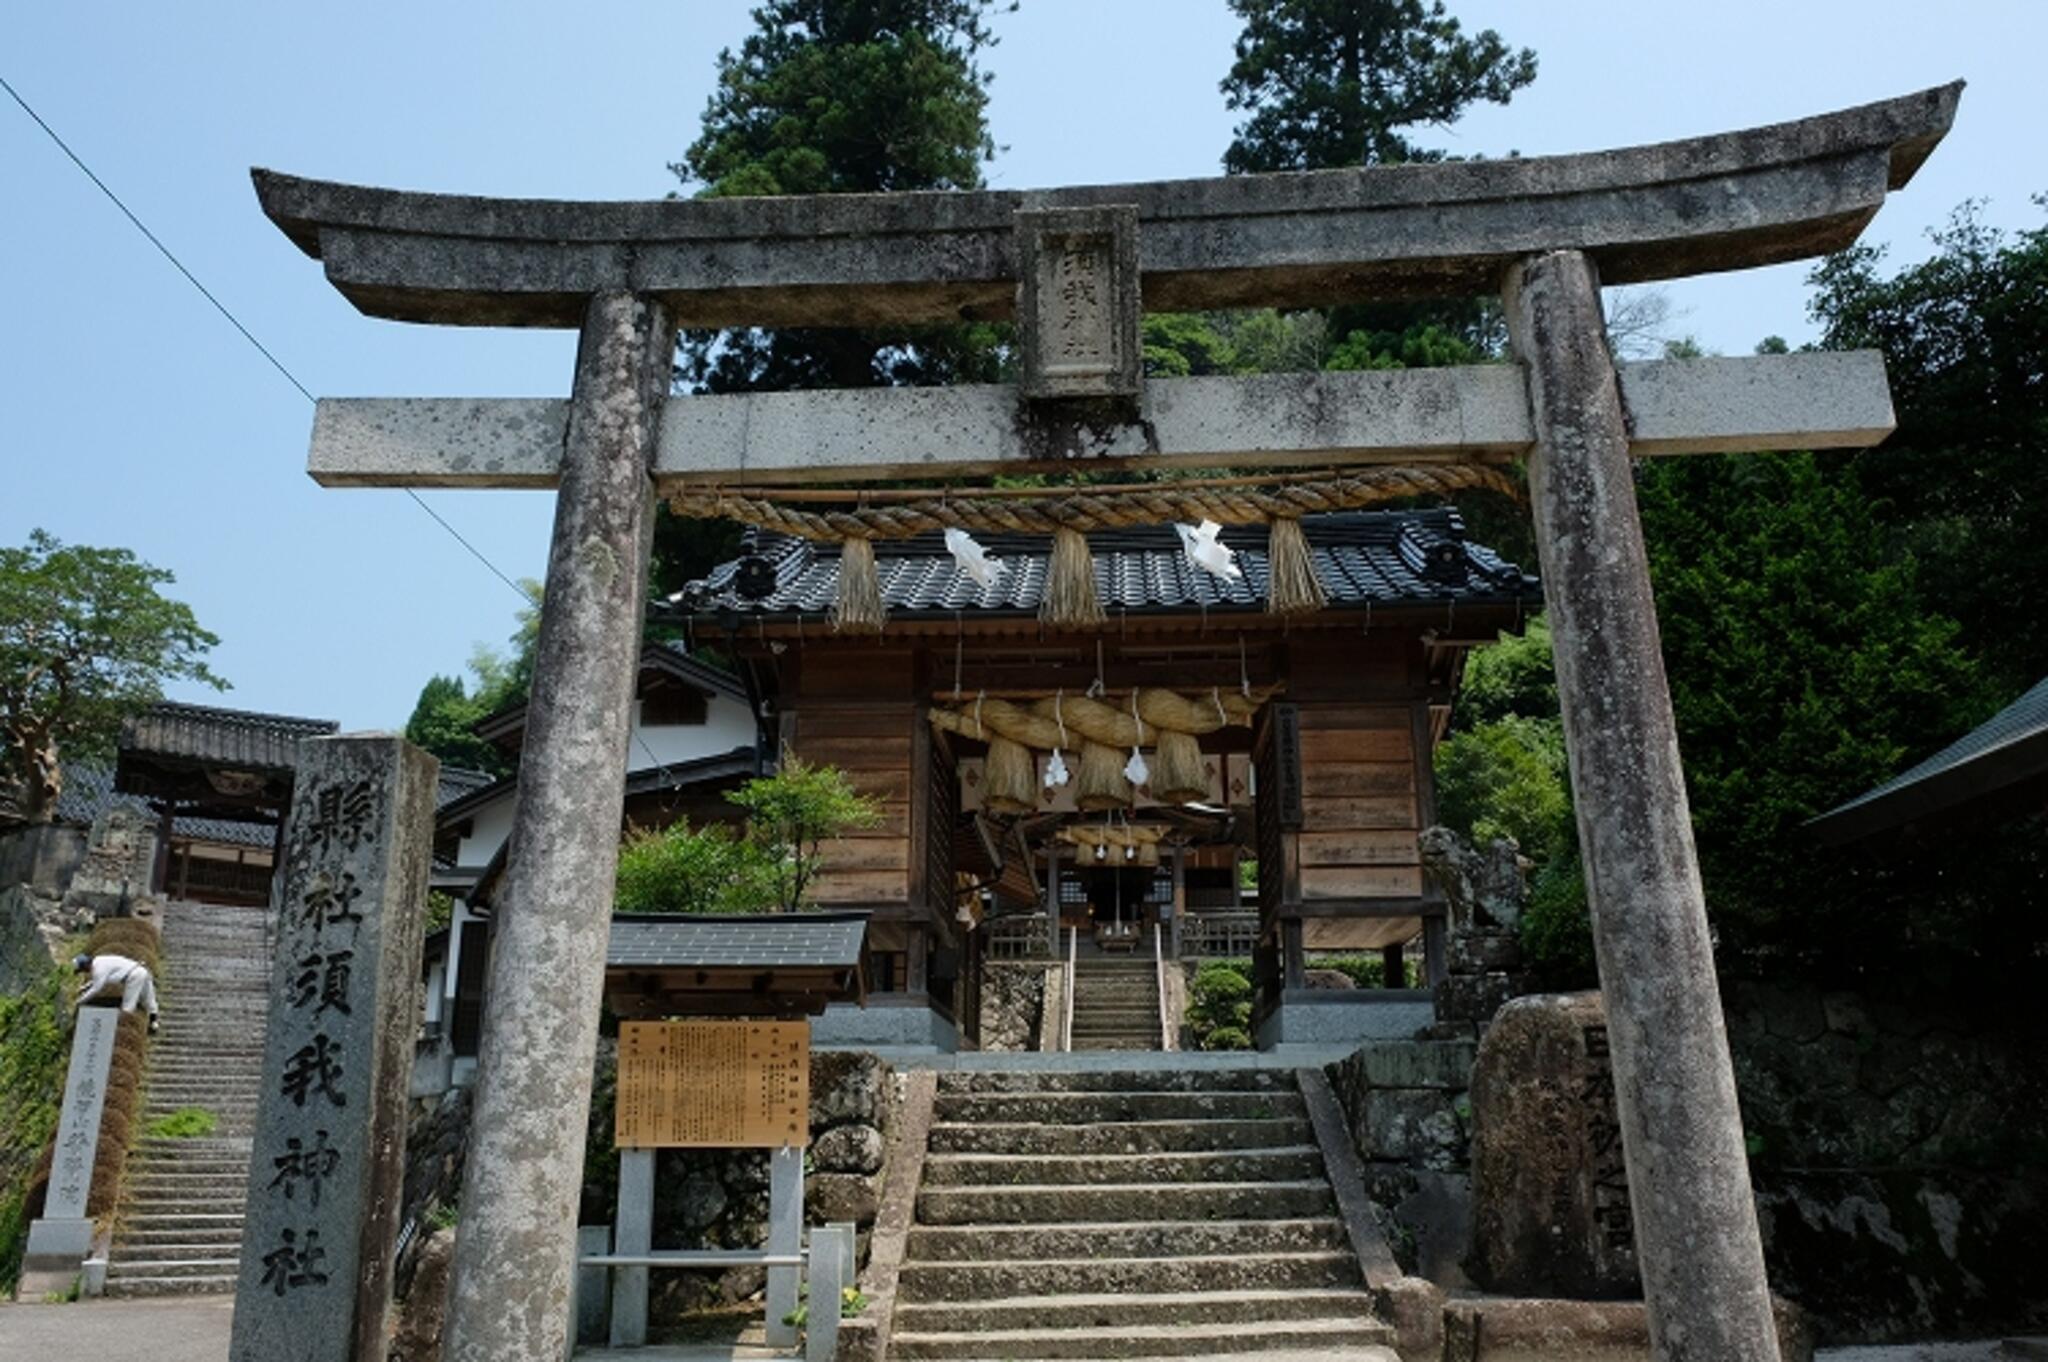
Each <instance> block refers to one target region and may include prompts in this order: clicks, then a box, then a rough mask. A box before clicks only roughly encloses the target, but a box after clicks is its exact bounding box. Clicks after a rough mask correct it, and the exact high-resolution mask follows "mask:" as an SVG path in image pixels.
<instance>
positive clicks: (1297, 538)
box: [1266, 516, 1328, 615]
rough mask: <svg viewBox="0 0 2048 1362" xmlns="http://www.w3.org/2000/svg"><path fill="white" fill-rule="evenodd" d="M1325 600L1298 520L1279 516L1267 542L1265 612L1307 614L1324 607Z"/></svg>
mask: <svg viewBox="0 0 2048 1362" xmlns="http://www.w3.org/2000/svg"><path fill="white" fill-rule="evenodd" d="M1327 599H1328V598H1327V597H1326V596H1325V595H1324V594H1323V584H1322V582H1321V581H1320V580H1318V579H1317V577H1316V565H1315V560H1314V559H1313V558H1312V557H1310V556H1309V551H1308V536H1307V535H1306V534H1304V533H1302V529H1301V520H1300V518H1299V517H1296V516H1281V517H1279V518H1278V519H1276V520H1275V521H1273V523H1272V526H1271V528H1270V531H1269V533H1268V537H1267V540H1266V612H1267V613H1268V614H1272V615H1306V614H1312V613H1314V612H1315V611H1317V610H1320V609H1322V608H1323V603H1324V601H1325V600H1327Z"/></svg>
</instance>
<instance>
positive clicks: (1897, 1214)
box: [1328, 982, 2048, 1344]
mask: <svg viewBox="0 0 2048 1362" xmlns="http://www.w3.org/2000/svg"><path fill="white" fill-rule="evenodd" d="M1723 998H1724V1011H1725V1015H1726V1018H1727V1023H1728V1032H1729V1039H1730V1044H1731V1046H1732V1048H1733V1052H1734V1060H1735V1070H1736V1082H1737V1087H1738V1089H1739V1092H1740V1096H1741V1102H1742V1113H1743V1125H1744V1129H1745V1133H1746V1135H1747V1137H1748V1141H1749V1147H1750V1167H1751V1177H1752V1181H1753V1183H1754V1186H1755V1189H1756V1197H1757V1211H1758V1216H1759V1219H1760V1221H1761V1225H1762V1230H1763V1238H1764V1251H1765V1256H1766V1259H1767V1261H1768V1264H1769V1268H1770V1274H1771V1284H1772V1288H1773V1289H1774V1290H1775V1291H1776V1292H1778V1293H1779V1294H1780V1295H1781V1296H1783V1297H1784V1298H1786V1299H1787V1300H1790V1301H1792V1302H1794V1303H1795V1304H1797V1305H1798V1306H1800V1307H1801V1308H1802V1309H1804V1310H1805V1311H1806V1312H1807V1315H1808V1317H1809V1319H1810V1320H1811V1322H1812V1324H1813V1327H1814V1330H1815V1333H1816V1335H1817V1338H1818V1341H1819V1342H1821V1343H1823V1344H1834V1343H1854V1342H1883V1341H1897V1340H1906V1339H1914V1338H1927V1337H1934V1336H1938V1335H1948V1336H1951V1337H1954V1336H1967V1335H1972V1334H1993V1333H1998V1332H2002V1331H2007V1332H2038V1331H2040V1330H2042V1329H2044V1328H2048V1273H2043V1272H2042V1271H2041V1270H2040V1266H2039V1265H2040V1264H2042V1263H2048V1014H2043V1013H2041V1012H2040V1011H2039V1009H2038V1008H2037V1007H2034V1006H2032V1004H2033V1001H2034V1000H2031V999H2023V998H2000V997H1966V996H1959V995H1954V994H1950V995H1946V996H1936V995H1929V994H1917V993H1902V994H1900V995H1897V996H1893V997H1888V998H1876V997H1873V996H1870V995H1859V994H1852V993H1846V992H1822V991H1817V990H1812V989H1797V988H1779V987H1768V986H1763V985H1758V984H1754V983H1744V982H1728V983H1726V984H1724V988H1723ZM1474 1055H1475V1047H1473V1046H1472V1045H1470V1044H1469V1043H1451V1042H1416V1043H1410V1044H1405V1045H1404V1044H1400V1043H1394V1042H1389V1043H1377V1044H1371V1045H1367V1046H1364V1047H1362V1048H1361V1049H1360V1050H1358V1051H1357V1052H1356V1053H1354V1054H1353V1055H1352V1056H1351V1057H1350V1058H1348V1059H1346V1060H1344V1061H1342V1062H1341V1063H1338V1064H1335V1065H1332V1066H1330V1068H1329V1070H1328V1072H1329V1076H1330V1079H1331V1082H1332V1084H1333V1086H1334V1087H1335V1089H1336V1091H1337V1094H1338V1097H1339V1099H1340V1101H1341V1102H1342V1103H1343V1106H1344V1110H1345V1114H1346V1118H1347V1120H1348V1122H1349V1124H1350V1126H1351V1130H1352V1135H1353V1138H1354V1140H1355V1141H1356V1143H1357V1145H1358V1149H1359V1152H1360V1154H1361V1155H1362V1156H1363V1158H1364V1160H1365V1164H1366V1177H1367V1190H1368V1192H1369V1193H1370V1195H1371V1197H1372V1200H1373V1202H1374V1206H1375V1213H1376V1215H1377V1216H1378V1218H1379V1219H1380V1221H1381V1225H1382V1227H1383V1229H1384V1230H1385V1232H1386V1234H1387V1237H1388V1240H1389V1242H1390V1243H1391V1244H1392V1245H1393V1246H1394V1249H1395V1252H1396V1255H1397V1256H1398V1257H1399V1258H1400V1260H1401V1265H1402V1267H1403V1268H1404V1270H1406V1271H1409V1272H1412V1273H1416V1274H1417V1275H1421V1276H1425V1277H1428V1278H1430V1279H1431V1280H1433V1281H1436V1282H1438V1283H1440V1284H1442V1285H1445V1286H1448V1287H1460V1286H1463V1285H1465V1284H1466V1282H1467V1279H1466V1277H1465V1274H1464V1258H1465V1253H1466V1249H1467V1247H1468V1236H1469V1233H1470V1228H1469V1227H1470V1217H1471V1199H1470V1187H1471V1167H1472V1150H1471V1113H1472V1107H1471V1100H1470V1093H1469V1085H1470V1081H1471V1069H1472V1064H1473V1058H1474Z"/></svg>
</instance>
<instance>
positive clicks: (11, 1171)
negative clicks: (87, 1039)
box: [0, 968, 71, 1294]
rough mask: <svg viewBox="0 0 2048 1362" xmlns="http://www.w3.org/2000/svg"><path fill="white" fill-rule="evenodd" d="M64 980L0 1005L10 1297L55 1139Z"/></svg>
mask: <svg viewBox="0 0 2048 1362" xmlns="http://www.w3.org/2000/svg"><path fill="white" fill-rule="evenodd" d="M69 985H70V974H69V972H68V971H66V970H64V969H61V968H52V969H51V970H50V972H49V974H48V975H46V976H45V977H44V978H43V979H42V980H41V981H39V982H38V983H35V984H33V985H31V986H30V987H28V988H27V989H24V990H23V991H22V992H21V994H20V995H19V996H16V997H11V998H0V1294H8V1293H11V1292H12V1291H13V1288H14V1281H15V1278H16V1277H17V1276H18V1275H19V1273H20V1271H21V1252H22V1249H23V1247H24V1246H25V1245H26V1243H27V1238H28V1220H29V1215H28V1200H29V1196H30V1193H31V1190H32V1184H33V1183H35V1182H36V1181H37V1177H36V1173H37V1166H38V1162H37V1156H38V1155H41V1154H44V1152H45V1151H46V1150H47V1148H48V1147H49V1143H50V1141H51V1140H52V1139H54V1138H55V1137H56V1134H57V1118H58V1115H59V1114H60V1113H59V1107H60V1104H61V1102H62V1100H63V1096H64V1069H65V1066H66V1065H67V1064H68V1063H69V1061H70V1055H71V1034H70V1029H69V1026H68V1025H67V1023H68V1021H69V1018H68V1015H67V1013H68V1006H67V1004H68V997H67V992H66V991H67V989H68V987H69Z"/></svg>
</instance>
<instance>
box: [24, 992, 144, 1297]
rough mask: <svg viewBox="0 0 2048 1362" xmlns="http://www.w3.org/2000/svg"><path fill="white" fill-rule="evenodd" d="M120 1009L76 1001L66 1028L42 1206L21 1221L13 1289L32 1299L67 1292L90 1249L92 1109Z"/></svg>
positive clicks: (100, 1101) (97, 1108)
mask: <svg viewBox="0 0 2048 1362" xmlns="http://www.w3.org/2000/svg"><path fill="white" fill-rule="evenodd" d="M120 1024H121V1013H120V1010H119V1009H118V1008H112V1007H81V1008H79V1009H78V1027H77V1029H76V1030H74V1031H73V1032H72V1033H71V1067H70V1069H69V1070H68V1071H67V1072H66V1074H65V1077H64V1109H63V1114H62V1115H61V1116H59V1117H58V1118H57V1146H56V1153H55V1155H54V1157H53V1158H52V1160H51V1164H50V1187H49V1191H48V1192H47V1193H45V1195H44V1198H43V1213H42V1214H41V1215H39V1216H37V1217H36V1218H35V1219H34V1220H33V1221H31V1222H30V1223H29V1227H28V1246H27V1248H26V1250H25V1251H24V1252H23V1254H22V1260H21V1280H20V1282H19V1283H18V1285H17V1290H16V1294H17V1295H18V1296H19V1298H20V1299H22V1300H36V1299H39V1298H41V1296H42V1295H43V1293H44V1292H47V1291H68V1290H69V1289H70V1287H71V1284H72V1282H73V1281H74V1280H76V1279H77V1277H78V1274H79V1271H80V1269H81V1268H82V1266H83V1265H84V1263H85V1260H86V1257H87V1256H88V1255H89V1254H90V1253H91V1251H92V1231H93V1224H92V1217H91V1216H90V1215H89V1214H88V1213H87V1211H86V1203H87V1202H88V1201H89V1200H90V1199H91V1197H92V1170H93V1163H94V1161H95V1159H96V1158H97V1157H98V1154H99V1144H100V1114H101V1112H103V1111H104V1110H105V1109H106V1104H107V1074H108V1072H109V1071H110V1070H111V1069H112V1067H113V1063H114V1033H115V1032H116V1031H117V1030H118V1029H119V1028H120Z"/></svg>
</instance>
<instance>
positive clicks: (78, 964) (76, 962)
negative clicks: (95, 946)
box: [71, 955, 92, 970]
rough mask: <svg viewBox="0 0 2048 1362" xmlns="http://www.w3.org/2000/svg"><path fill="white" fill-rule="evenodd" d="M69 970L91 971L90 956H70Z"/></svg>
mask: <svg viewBox="0 0 2048 1362" xmlns="http://www.w3.org/2000/svg"><path fill="white" fill-rule="evenodd" d="M71 968H72V969H74V970H80V969H91V968H92V957H91V956H89V955H74V956H72V957H71Z"/></svg>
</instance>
